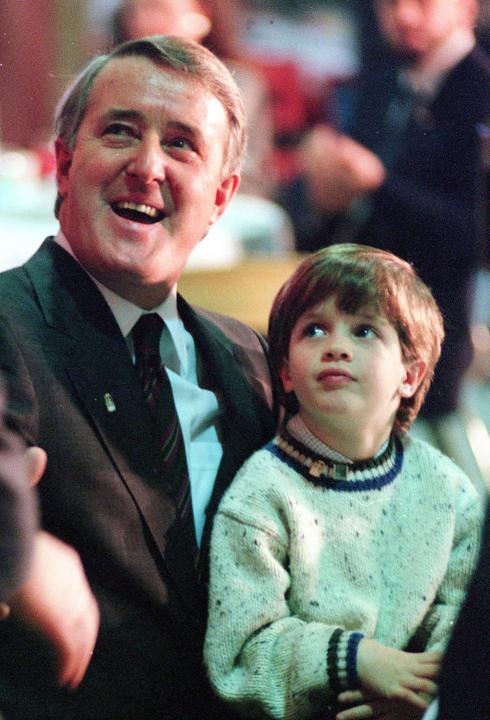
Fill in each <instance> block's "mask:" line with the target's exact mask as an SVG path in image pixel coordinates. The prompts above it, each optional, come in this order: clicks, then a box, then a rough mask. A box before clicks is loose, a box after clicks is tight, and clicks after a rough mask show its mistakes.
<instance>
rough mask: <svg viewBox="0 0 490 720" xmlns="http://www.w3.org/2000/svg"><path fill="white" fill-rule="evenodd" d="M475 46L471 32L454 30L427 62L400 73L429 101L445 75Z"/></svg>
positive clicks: (460, 29)
mask: <svg viewBox="0 0 490 720" xmlns="http://www.w3.org/2000/svg"><path fill="white" fill-rule="evenodd" d="M474 46H475V36H474V34H473V32H472V31H471V30H469V29H466V28H456V29H455V30H454V32H453V33H451V35H450V36H449V37H448V38H447V40H446V41H445V42H444V43H443V44H442V45H441V46H440V47H438V48H437V49H436V50H435V51H434V53H433V54H432V56H431V57H430V59H429V61H428V62H426V63H424V65H423V66H421V67H419V66H417V65H414V66H413V67H409V68H404V69H403V70H402V71H401V72H402V75H403V76H404V77H405V78H406V80H407V81H408V83H409V84H410V85H411V86H412V87H413V89H414V90H415V92H416V93H417V94H420V95H422V96H424V97H425V98H427V99H431V98H432V97H434V95H435V94H436V92H437V90H438V89H439V86H440V85H441V83H442V82H443V80H444V78H445V76H446V75H447V73H448V72H449V71H450V70H452V68H453V67H454V66H455V65H457V64H458V63H459V62H460V61H461V60H462V59H463V58H464V57H465V56H466V55H468V54H469V53H470V52H471V50H472V49H473V48H474Z"/></svg>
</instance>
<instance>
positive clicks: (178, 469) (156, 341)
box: [133, 313, 193, 527]
mask: <svg viewBox="0 0 490 720" xmlns="http://www.w3.org/2000/svg"><path fill="white" fill-rule="evenodd" d="M163 327H164V321H163V320H162V318H161V317H160V316H159V315H157V314H156V313H150V314H148V315H142V316H141V317H140V319H139V320H138V322H137V323H136V325H135V326H134V328H133V342H134V354H135V365H136V371H137V373H138V377H139V379H140V382H141V384H142V387H143V392H144V395H145V399H146V401H147V403H148V406H149V408H150V412H151V414H152V417H153V419H154V421H155V423H156V425H157V428H158V432H159V445H160V451H161V453H162V458H163V463H164V469H165V482H166V483H167V487H168V489H169V492H170V494H171V496H172V498H173V500H174V502H175V504H176V507H177V511H178V514H179V516H180V518H181V520H182V522H183V523H185V524H189V523H192V527H193V514H192V502H191V493H190V486H189V475H188V470H187V462H186V458H185V447H184V439H183V437H182V430H181V427H180V423H179V418H178V415H177V410H176V408H175V403H174V398H173V393H172V387H171V385H170V380H169V379H168V374H167V371H166V369H165V366H164V365H163V364H162V362H161V359H160V338H161V335H162V331H163Z"/></svg>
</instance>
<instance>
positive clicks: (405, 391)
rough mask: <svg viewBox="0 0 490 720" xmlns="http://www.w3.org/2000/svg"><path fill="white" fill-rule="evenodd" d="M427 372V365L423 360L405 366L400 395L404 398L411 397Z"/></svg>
mask: <svg viewBox="0 0 490 720" xmlns="http://www.w3.org/2000/svg"><path fill="white" fill-rule="evenodd" d="M426 372H427V363H426V362H425V361H424V360H414V361H413V362H411V363H407V364H406V365H405V376H404V378H403V380H402V382H401V385H400V395H401V396H402V397H404V398H409V397H412V395H414V394H415V392H416V391H417V388H418V386H419V385H420V383H421V382H422V380H423V379H424V376H425V373H426Z"/></svg>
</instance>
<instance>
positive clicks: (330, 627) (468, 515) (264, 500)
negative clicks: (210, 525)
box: [205, 437, 482, 720]
mask: <svg viewBox="0 0 490 720" xmlns="http://www.w3.org/2000/svg"><path fill="white" fill-rule="evenodd" d="M402 444H403V462H402V467H401V470H400V472H399V473H398V474H397V475H396V476H395V477H394V478H393V479H391V480H390V481H389V482H387V483H385V484H380V485H379V486H375V487H372V482H371V483H370V485H369V487H368V486H367V485H366V484H363V482H362V481H361V482H359V481H357V480H355V481H351V482H350V483H347V482H343V483H337V484H336V483H335V481H329V482H324V483H323V484H318V482H319V481H316V483H314V482H312V481H310V479H308V478H307V477H306V475H307V472H305V474H301V473H300V472H298V471H297V470H296V469H295V468H293V467H291V464H290V463H288V462H287V458H286V457H285V456H284V457H282V456H281V453H280V452H279V455H276V454H275V453H276V452H277V447H276V446H272V445H270V446H268V447H267V448H263V449H262V450H259V451H258V452H256V453H255V454H254V455H253V456H252V457H251V458H250V459H249V460H248V461H247V462H246V463H245V465H244V466H243V467H242V468H241V470H240V471H239V473H238V474H237V476H236V478H235V480H234V482H233V484H232V486H231V487H230V489H229V490H228V492H227V494H226V495H225V497H224V498H223V500H222V502H221V505H220V509H219V512H218V514H217V516H216V519H215V524H214V530H213V536H212V547H211V580H210V614H209V626H208V633H207V636H206V643H205V660H206V664H207V668H208V673H209V677H210V679H211V682H212V684H213V686H214V688H215V689H216V691H217V692H218V694H219V695H220V696H221V697H222V698H224V699H225V700H226V701H228V702H229V703H230V704H231V705H232V706H233V709H235V710H238V711H239V712H242V713H243V714H244V715H245V716H246V717H250V718H268V717H272V718H281V719H282V718H284V719H291V720H293V719H294V720H299V719H300V718H311V717H313V716H315V715H317V714H318V713H321V712H322V710H323V711H324V712H326V711H327V706H328V703H329V702H331V701H332V700H334V699H335V697H336V695H337V693H338V692H339V690H340V689H344V688H348V687H353V686H355V660H356V656H355V653H356V650H357V642H358V636H357V635H356V633H362V634H363V635H365V636H367V637H370V638H374V639H376V640H378V641H379V642H381V643H383V644H385V645H387V646H390V647H394V648H398V649H411V650H414V651H422V650H426V649H427V650H434V649H442V648H443V647H444V644H445V642H446V641H447V639H448V636H449V634H450V632H451V628H452V625H453V622H454V620H455V617H456V615H457V613H458V611H459V608H460V606H461V603H462V601H463V598H464V594H465V589H466V586H467V583H468V581H469V579H470V577H471V573H472V570H473V567H474V564H475V561H476V556H477V551H478V544H479V534H480V524H481V513H482V508H481V501H480V499H479V497H478V495H477V493H476V491H475V489H474V488H473V486H472V484H471V482H470V480H468V478H467V477H466V476H465V475H464V474H463V473H462V471H461V470H460V469H459V468H458V467H457V466H456V465H455V464H454V463H453V462H452V461H451V460H449V459H448V458H447V457H445V456H443V455H441V454H440V453H439V452H438V451H437V450H435V449H434V448H432V447H430V446H429V445H427V444H425V443H423V442H421V441H418V440H413V439H410V438H409V437H406V438H404V439H403V441H402ZM271 448H272V449H273V450H274V453H273V452H271ZM305 450H306V452H308V450H307V449H306V448H305ZM339 629H340V630H341V631H342V632H341V633H339ZM348 648H350V650H348ZM348 652H350V653H351V658H350V661H348V659H347V654H348ZM327 653H328V654H329V658H330V659H329V662H328V664H327ZM349 665H352V667H351V668H350V670H351V672H350V673H349ZM352 669H353V670H354V674H352Z"/></svg>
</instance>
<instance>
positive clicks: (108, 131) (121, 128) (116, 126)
mask: <svg viewBox="0 0 490 720" xmlns="http://www.w3.org/2000/svg"><path fill="white" fill-rule="evenodd" d="M103 134H104V135H117V136H118V137H122V136H125V135H128V136H133V135H134V134H135V133H134V130H133V128H131V127H130V126H129V125H124V124H123V123H111V124H110V125H108V126H107V127H106V128H105V130H104V133H103Z"/></svg>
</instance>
